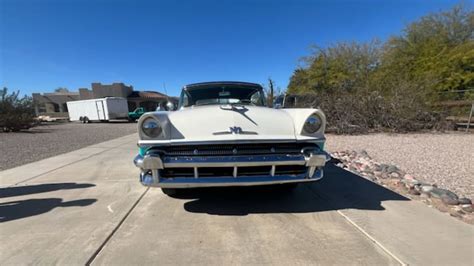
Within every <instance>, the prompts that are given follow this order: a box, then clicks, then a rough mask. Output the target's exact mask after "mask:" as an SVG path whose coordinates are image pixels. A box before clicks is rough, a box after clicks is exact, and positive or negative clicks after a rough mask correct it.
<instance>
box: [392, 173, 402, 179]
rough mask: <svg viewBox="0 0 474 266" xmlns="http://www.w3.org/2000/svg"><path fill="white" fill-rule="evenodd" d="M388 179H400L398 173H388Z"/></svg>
mask: <svg viewBox="0 0 474 266" xmlns="http://www.w3.org/2000/svg"><path fill="white" fill-rule="evenodd" d="M390 177H391V178H400V173H398V172H391V173H390Z"/></svg>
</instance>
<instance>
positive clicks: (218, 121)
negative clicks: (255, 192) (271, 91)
mask: <svg viewBox="0 0 474 266" xmlns="http://www.w3.org/2000/svg"><path fill="white" fill-rule="evenodd" d="M168 120H169V123H170V138H171V140H172V141H180V140H182V141H229V140H268V141H271V140H294V139H295V138H296V137H295V130H294V123H293V119H292V117H291V116H290V115H289V114H288V113H286V112H284V111H282V110H279V109H272V108H268V107H259V106H242V105H233V106H232V105H207V106H194V107H190V108H185V109H182V110H179V111H176V112H170V113H168Z"/></svg>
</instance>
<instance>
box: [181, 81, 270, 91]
mask: <svg viewBox="0 0 474 266" xmlns="http://www.w3.org/2000/svg"><path fill="white" fill-rule="evenodd" d="M215 86H243V87H256V88H262V85H260V84H257V83H251V82H242V81H210V82H199V83H192V84H188V85H186V86H184V89H186V90H189V89H191V90H192V89H195V88H205V87H215Z"/></svg>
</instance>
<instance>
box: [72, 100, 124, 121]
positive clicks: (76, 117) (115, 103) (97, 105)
mask: <svg viewBox="0 0 474 266" xmlns="http://www.w3.org/2000/svg"><path fill="white" fill-rule="evenodd" d="M67 109H68V112H69V120H71V121H81V122H83V123H88V122H90V121H109V120H119V119H128V104H127V99H125V98H121V97H106V98H100V99H91V100H82V101H72V102H67Z"/></svg>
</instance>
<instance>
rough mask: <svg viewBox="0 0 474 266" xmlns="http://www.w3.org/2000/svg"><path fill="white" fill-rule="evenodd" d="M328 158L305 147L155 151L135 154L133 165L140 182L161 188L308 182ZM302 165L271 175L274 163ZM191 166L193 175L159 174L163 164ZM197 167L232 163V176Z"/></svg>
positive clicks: (317, 177)
mask: <svg viewBox="0 0 474 266" xmlns="http://www.w3.org/2000/svg"><path fill="white" fill-rule="evenodd" d="M329 159H330V156H329V155H328V154H327V153H325V152H324V151H320V150H314V151H309V152H308V151H305V153H302V154H299V155H251V156H203V157H199V156H177V157H161V156H160V155H159V154H154V153H150V154H146V155H145V156H142V155H140V154H139V155H137V156H136V157H135V159H134V163H135V166H137V167H138V168H140V169H141V173H140V182H141V183H142V184H143V185H144V186H150V187H163V188H191V187H225V186H254V185H270V184H284V183H299V182H311V181H317V180H320V179H321V178H322V177H323V169H322V167H323V166H324V165H325V163H326V162H327V161H328V160H329ZM283 165H295V166H306V167H307V171H306V173H304V174H289V175H275V169H276V167H278V166H283ZM252 166H269V167H270V166H271V170H270V172H269V173H268V175H252V176H242V175H239V174H238V172H239V167H252ZM174 167H181V168H192V169H194V176H193V177H172V178H169V177H162V176H160V170H163V169H166V168H174ZM200 167H232V168H233V175H232V176H225V177H220V176H212V177H200V176H199V168H200Z"/></svg>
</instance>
